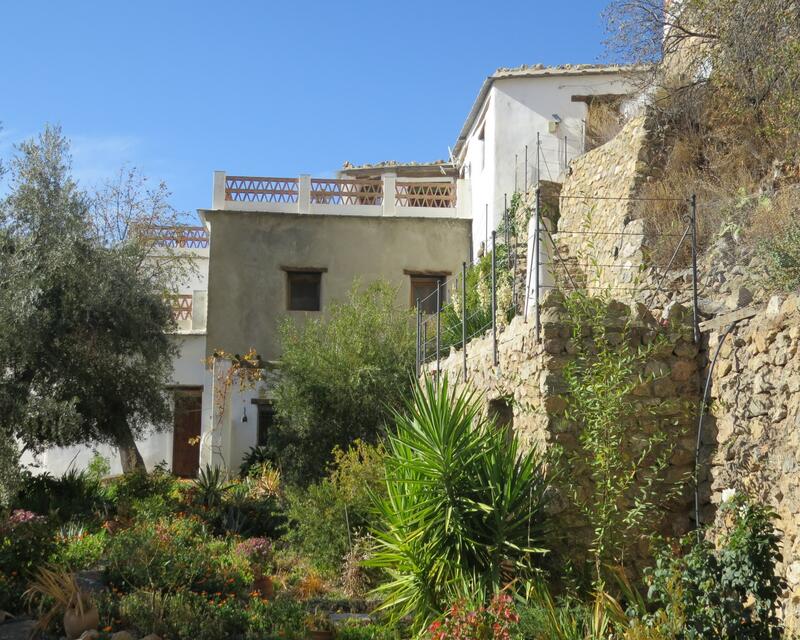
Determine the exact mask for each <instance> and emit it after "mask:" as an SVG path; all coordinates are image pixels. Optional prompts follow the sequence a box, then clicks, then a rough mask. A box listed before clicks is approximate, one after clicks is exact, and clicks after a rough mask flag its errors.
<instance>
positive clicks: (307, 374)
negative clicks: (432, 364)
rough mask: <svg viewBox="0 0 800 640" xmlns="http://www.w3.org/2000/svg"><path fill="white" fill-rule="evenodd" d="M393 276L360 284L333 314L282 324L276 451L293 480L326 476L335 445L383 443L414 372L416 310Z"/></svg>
mask: <svg viewBox="0 0 800 640" xmlns="http://www.w3.org/2000/svg"><path fill="white" fill-rule="evenodd" d="M396 299H397V291H396V290H395V289H394V288H393V287H391V286H389V285H388V284H386V283H385V282H376V283H373V284H370V285H369V286H368V287H366V288H364V289H360V288H359V287H358V284H356V285H355V286H354V287H353V289H352V290H351V292H350V293H349V295H348V297H347V299H346V300H344V301H342V302H335V303H332V304H331V305H330V307H329V308H328V309H327V313H326V318H325V319H308V320H307V321H306V322H305V323H304V324H303V325H302V326H298V325H297V324H295V323H294V322H293V321H292V320H290V319H287V320H286V322H284V324H283V325H282V326H281V347H282V348H281V351H282V356H281V378H280V382H279V383H278V385H277V389H276V400H275V405H276V409H277V413H278V421H277V424H276V427H275V430H274V433H273V438H272V441H271V442H270V445H269V446H270V449H271V451H272V452H273V457H274V459H275V460H276V461H277V462H278V466H279V467H280V468H281V471H282V473H283V475H284V478H286V480H287V481H289V482H291V483H294V484H298V485H305V484H308V483H309V482H312V481H313V480H315V479H317V478H320V477H322V476H323V475H324V473H325V469H326V466H327V463H328V462H329V461H330V459H331V452H332V451H333V449H334V447H336V446H339V447H343V448H346V447H347V446H348V445H349V444H350V443H351V442H352V441H354V440H355V439H357V438H361V439H363V440H365V441H367V442H375V441H376V440H377V438H378V437H379V436H380V434H381V433H382V432H383V430H384V426H385V423H386V421H387V418H388V417H389V415H390V411H391V410H392V408H396V407H399V406H400V405H401V404H402V402H403V399H404V398H405V396H406V395H407V392H408V389H409V377H410V376H411V375H412V373H413V370H414V353H415V346H414V345H415V334H414V327H413V319H412V314H411V311H410V310H409V309H406V308H401V307H398V306H397V305H396Z"/></svg>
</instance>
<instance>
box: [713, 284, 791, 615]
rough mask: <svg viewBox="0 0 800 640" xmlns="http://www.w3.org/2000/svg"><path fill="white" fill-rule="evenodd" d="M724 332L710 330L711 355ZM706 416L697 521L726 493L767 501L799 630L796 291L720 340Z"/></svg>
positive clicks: (775, 299) (787, 603)
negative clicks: (708, 448)
mask: <svg viewBox="0 0 800 640" xmlns="http://www.w3.org/2000/svg"><path fill="white" fill-rule="evenodd" d="M724 332H725V329H722V330H720V331H716V332H714V333H712V334H711V336H710V339H709V356H710V357H712V356H713V354H714V351H715V350H716V348H717V345H718V342H719V340H720V338H721V337H722V334H724ZM711 399H712V404H711V414H712V416H713V419H712V420H709V421H708V422H707V423H706V426H705V429H706V430H707V432H708V433H707V438H708V439H709V440H710V441H711V442H713V443H714V445H715V450H714V453H713V455H712V457H711V460H710V463H711V464H710V469H709V474H708V476H707V478H706V480H707V481H706V483H704V485H703V497H704V499H705V500H706V501H708V502H710V504H708V503H707V505H706V508H705V509H704V513H703V514H702V519H703V520H705V521H706V522H710V521H711V520H712V519H713V517H714V512H715V507H716V505H718V504H719V503H720V502H721V501H722V499H723V496H725V495H726V493H727V492H730V491H731V490H734V491H743V492H745V493H746V494H748V495H750V496H752V497H753V498H755V499H756V500H759V501H762V502H764V503H766V504H769V505H770V506H771V507H773V508H774V509H775V511H776V512H777V514H778V518H779V520H778V527H779V528H780V529H781V530H782V531H783V563H782V566H781V567H780V571H781V573H783V574H784V575H785V576H786V578H787V581H788V583H789V593H788V594H787V598H786V605H787V606H786V610H787V611H786V613H787V618H788V620H789V621H790V622H791V624H792V625H793V628H794V629H800V295H797V294H795V295H793V296H791V297H789V298H787V299H785V300H784V299H782V298H777V297H776V298H773V299H772V300H770V303H769V304H768V305H767V307H766V308H765V309H764V310H762V311H761V312H760V313H759V314H758V315H756V316H755V317H753V318H751V319H749V320H744V321H741V322H740V323H739V324H738V326H737V327H736V329H735V330H734V331H733V332H732V333H731V334H730V335H729V336H728V337H727V338H725V340H724V342H723V343H722V348H721V349H720V355H719V358H718V360H717V363H716V366H715V368H714V373H713V378H712V387H711Z"/></svg>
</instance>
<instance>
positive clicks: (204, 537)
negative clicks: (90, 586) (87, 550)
mask: <svg viewBox="0 0 800 640" xmlns="http://www.w3.org/2000/svg"><path fill="white" fill-rule="evenodd" d="M107 555H108V565H107V568H106V573H107V577H108V580H109V582H110V583H111V584H113V585H114V586H116V587H118V588H121V589H124V590H128V589H131V588H142V589H151V590H152V589H155V590H161V591H175V590H178V589H181V588H185V589H191V590H194V591H198V592H208V593H217V592H219V593H226V594H239V593H244V592H246V590H247V588H248V586H249V585H250V583H251V582H252V578H253V576H252V573H251V572H250V568H249V566H248V562H247V560H246V559H245V558H243V557H242V556H241V555H239V554H237V553H235V551H234V550H233V549H232V543H231V542H226V541H221V540H215V539H213V538H211V537H210V536H209V535H208V534H207V532H206V531H205V528H204V527H203V525H202V524H201V523H200V522H199V521H198V520H195V519H192V518H180V517H173V518H169V519H161V520H158V521H155V522H148V521H138V522H136V523H135V524H134V525H133V526H132V527H130V528H129V529H124V530H122V531H120V532H119V533H117V534H116V535H115V536H114V537H113V538H112V539H111V542H110V544H109V546H108V553H107Z"/></svg>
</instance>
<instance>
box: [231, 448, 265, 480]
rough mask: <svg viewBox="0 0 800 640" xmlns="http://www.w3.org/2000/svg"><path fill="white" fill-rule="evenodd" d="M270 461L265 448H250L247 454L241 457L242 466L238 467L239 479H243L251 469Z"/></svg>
mask: <svg viewBox="0 0 800 640" xmlns="http://www.w3.org/2000/svg"><path fill="white" fill-rule="evenodd" d="M271 461H272V456H271V455H270V451H269V449H267V447H250V448H249V449H248V450H247V453H245V454H244V456H242V464H241V465H240V466H239V477H241V478H245V477H247V476H248V475H249V474H250V471H251V469H255V468H256V467H260V466H261V465H264V464H267V463H269V462H271Z"/></svg>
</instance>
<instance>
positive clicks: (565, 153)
mask: <svg viewBox="0 0 800 640" xmlns="http://www.w3.org/2000/svg"><path fill="white" fill-rule="evenodd" d="M566 170H567V136H564V171H566Z"/></svg>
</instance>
